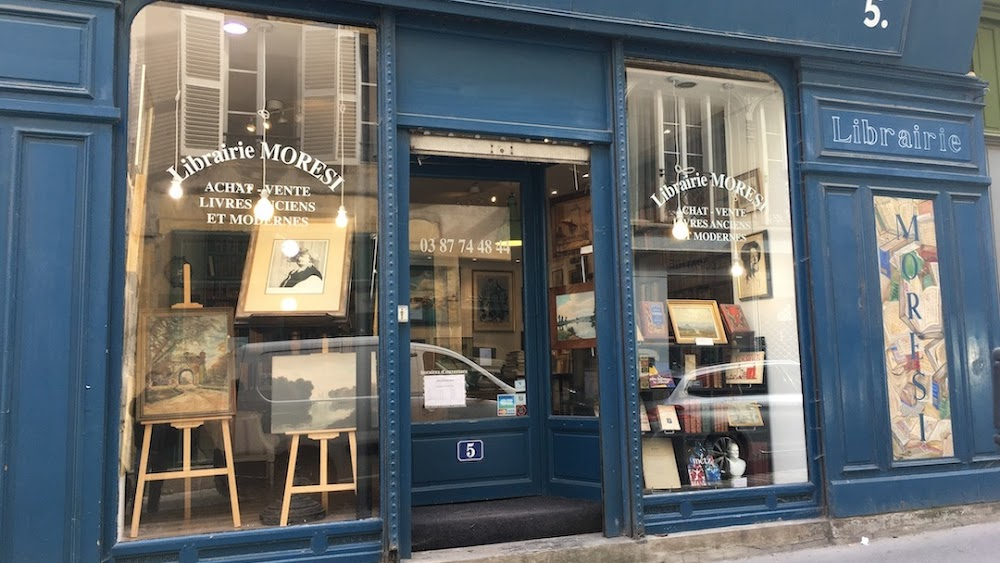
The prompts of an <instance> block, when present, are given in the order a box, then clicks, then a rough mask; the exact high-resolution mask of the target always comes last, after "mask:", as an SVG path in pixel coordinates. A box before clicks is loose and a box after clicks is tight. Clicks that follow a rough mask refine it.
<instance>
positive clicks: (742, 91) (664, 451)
mask: <svg viewBox="0 0 1000 563" xmlns="http://www.w3.org/2000/svg"><path fill="white" fill-rule="evenodd" d="M628 91H629V97H628V128H629V143H630V144H629V158H630V161H629V170H630V178H629V181H630V196H631V199H632V202H631V205H630V208H631V209H632V235H633V239H632V240H633V257H632V258H633V264H634V265H635V279H634V284H635V294H636V301H637V311H636V317H637V319H638V326H637V327H636V329H635V335H636V339H637V340H638V342H637V344H638V350H639V366H638V372H639V378H640V380H639V384H640V397H641V401H642V409H640V410H641V415H642V416H641V419H642V420H641V424H642V434H643V436H642V443H643V466H644V476H645V488H646V490H647V492H655V491H664V490H693V489H702V488H723V487H748V486H759V485H767V484H773V483H794V482H801V481H805V480H806V479H807V478H808V472H807V468H806V442H805V423H804V417H803V400H802V376H801V370H800V366H799V352H798V350H799V341H798V330H797V328H798V316H797V312H796V306H795V292H796V288H795V283H794V272H793V267H794V262H793V252H792V237H791V224H790V212H789V180H788V165H787V161H786V154H787V147H786V144H785V138H786V137H785V121H784V100H783V97H782V94H781V91H780V89H779V88H778V87H777V85H776V84H775V83H774V82H773V81H772V80H770V79H769V78H768V77H766V76H763V75H760V74H756V73H747V72H730V71H726V70H723V69H701V68H696V67H663V66H656V65H640V64H634V65H631V66H630V68H629V69H628Z"/></svg>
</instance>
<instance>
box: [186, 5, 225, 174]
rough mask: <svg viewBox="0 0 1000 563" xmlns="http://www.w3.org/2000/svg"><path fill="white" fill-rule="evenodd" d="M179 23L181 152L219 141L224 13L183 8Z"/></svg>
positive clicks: (195, 151) (210, 147)
mask: <svg viewBox="0 0 1000 563" xmlns="http://www.w3.org/2000/svg"><path fill="white" fill-rule="evenodd" d="M181 17H182V23H181V142H180V145H181V155H189V154H204V153H206V152H208V151H211V150H215V149H218V148H219V146H221V145H222V125H223V116H224V111H223V94H224V76H225V74H224V72H223V71H224V69H225V64H224V63H225V61H224V60H223V56H224V52H223V49H224V45H225V44H224V41H225V35H224V34H223V31H222V24H223V15H222V14H221V13H217V12H208V11H196V10H184V12H183V14H182V16H181Z"/></svg>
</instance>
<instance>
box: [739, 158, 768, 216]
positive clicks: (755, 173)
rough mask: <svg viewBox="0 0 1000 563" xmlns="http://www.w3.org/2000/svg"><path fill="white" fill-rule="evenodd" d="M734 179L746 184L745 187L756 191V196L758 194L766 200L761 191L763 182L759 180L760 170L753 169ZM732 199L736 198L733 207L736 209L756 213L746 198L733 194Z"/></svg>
mask: <svg viewBox="0 0 1000 563" xmlns="http://www.w3.org/2000/svg"><path fill="white" fill-rule="evenodd" d="M736 179H737V180H739V181H740V182H743V183H744V184H746V185H747V187H749V188H753V189H754V190H756V191H757V193H758V194H760V195H761V196H762V197H764V198H765V199H766V197H767V196H765V194H764V192H763V189H762V188H763V186H764V182H763V179H762V178H761V173H760V168H754V169H753V170H748V171H746V172H744V173H742V174H740V175H738V176H736ZM733 197H734V198H736V199H735V205H734V207H736V208H738V209H743V210H745V211H746V212H747V213H753V212H754V211H756V208H755V207H754V206H753V204H752V203H751V202H750V201H748V200H747V199H746V198H743V197H739V196H737V195H735V194H734V195H733Z"/></svg>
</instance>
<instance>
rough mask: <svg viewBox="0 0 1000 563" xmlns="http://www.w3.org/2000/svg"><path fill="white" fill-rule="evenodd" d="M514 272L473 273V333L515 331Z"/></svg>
mask: <svg viewBox="0 0 1000 563" xmlns="http://www.w3.org/2000/svg"><path fill="white" fill-rule="evenodd" d="M513 288H514V274H513V272H482V271H479V272H477V271H473V272H472V301H473V305H474V306H475V309H474V310H473V312H472V330H473V331H495V332H510V331H512V330H514V316H513V312H512V310H511V307H512V305H513Z"/></svg>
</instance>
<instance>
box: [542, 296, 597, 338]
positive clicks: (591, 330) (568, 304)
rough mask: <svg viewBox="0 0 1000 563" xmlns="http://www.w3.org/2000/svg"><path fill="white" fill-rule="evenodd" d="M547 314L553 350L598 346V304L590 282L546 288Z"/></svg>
mask: <svg viewBox="0 0 1000 563" xmlns="http://www.w3.org/2000/svg"><path fill="white" fill-rule="evenodd" d="M549 317H550V322H551V323H552V325H551V328H550V330H551V331H552V348H553V349H554V350H566V349H571V348H593V347H595V346H597V306H596V301H595V296H594V284H593V283H578V284H574V285H565V286H562V287H556V288H552V289H551V290H549Z"/></svg>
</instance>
